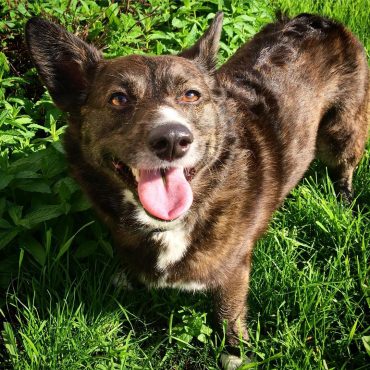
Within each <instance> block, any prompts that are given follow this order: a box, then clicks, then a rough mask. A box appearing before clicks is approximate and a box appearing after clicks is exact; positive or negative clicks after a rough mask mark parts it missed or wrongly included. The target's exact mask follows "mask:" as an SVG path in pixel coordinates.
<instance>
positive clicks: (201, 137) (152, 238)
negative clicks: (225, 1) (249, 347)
mask: <svg viewBox="0 0 370 370" xmlns="http://www.w3.org/2000/svg"><path fill="white" fill-rule="evenodd" d="M221 23H222V14H218V15H216V17H215V20H214V21H213V23H212V25H211V26H210V28H209V30H208V31H207V32H206V33H205V35H204V36H203V37H202V38H201V39H200V40H199V41H198V42H197V44H195V45H194V46H193V47H192V48H190V49H188V50H185V51H184V52H182V53H181V54H180V55H179V56H151V57H146V56H128V57H121V58H116V59H112V60H104V59H102V57H101V55H100V53H99V52H98V51H97V50H96V49H95V48H94V47H92V46H89V45H87V44H85V43H84V42H82V41H80V40H78V39H77V38H76V37H74V36H73V35H71V34H68V33H66V31H65V30H64V29H62V28H61V27H60V26H57V25H54V24H51V23H49V22H47V21H44V20H41V19H38V18H36V19H32V20H30V21H29V22H28V24H27V29H26V37H27V42H28V46H29V50H30V53H31V56H32V59H33V61H34V63H35V65H36V67H37V69H38V71H39V74H40V76H41V79H42V80H43V82H44V83H45V84H46V86H47V87H48V89H49V91H50V93H51V95H52V97H53V99H54V101H55V103H56V104H57V105H58V106H59V107H60V108H61V109H63V110H65V111H67V112H68V113H69V126H68V130H67V133H66V136H65V148H66V152H67V157H68V160H69V163H70V166H71V169H72V173H73V176H74V177H75V178H76V179H77V180H78V181H79V183H80V184H81V185H82V187H83V188H84V190H85V191H86V193H87V194H88V196H89V197H90V199H91V201H92V203H93V205H94V207H95V209H96V210H97V212H98V214H99V215H100V217H101V218H102V219H103V221H104V222H105V223H106V224H107V225H108V226H109V227H110V229H111V231H112V234H113V236H114V238H115V241H116V244H117V248H118V250H119V251H120V253H121V254H122V256H123V260H124V264H125V265H126V266H127V267H128V268H129V270H130V271H131V273H132V274H133V275H135V276H138V277H139V278H140V279H141V280H142V281H145V282H146V283H148V284H149V285H152V286H156V285H158V286H161V285H165V286H171V285H175V286H181V285H182V284H184V285H185V284H186V283H187V282H195V283H197V284H204V285H205V286H206V288H207V290H209V291H211V292H213V294H214V296H215V306H216V307H217V317H218V319H219V320H220V321H221V320H225V319H226V320H227V321H228V331H227V340H228V343H229V344H232V345H233V344H236V343H237V342H238V339H237V338H238V337H239V335H240V334H241V335H242V336H243V338H245V339H247V338H248V334H247V330H246V324H245V319H246V298H247V292H248V285H249V273H250V269H251V257H252V250H253V246H254V244H255V242H256V240H257V239H258V238H259V237H260V236H261V235H262V233H263V232H264V231H265V230H266V227H267V225H268V222H269V219H270V218H271V215H272V213H273V212H274V210H276V208H277V207H278V206H279V205H280V204H281V203H282V201H283V200H284V198H285V197H286V196H287V194H288V193H289V191H290V190H291V189H292V188H293V187H294V186H295V185H296V184H297V182H298V181H299V180H300V179H301V178H302V176H303V175H304V173H305V171H306V170H307V168H308V166H309V164H310V163H311V161H312V160H313V159H314V157H315V156H316V155H317V156H318V157H319V158H321V159H322V160H323V161H324V163H326V164H327V165H328V166H329V169H330V171H331V173H332V174H333V175H334V177H333V180H334V181H335V182H336V184H337V188H338V191H339V192H340V193H341V194H342V195H343V196H344V197H345V198H347V199H349V198H350V196H351V192H352V188H351V186H352V174H353V171H354V169H355V167H356V165H357V164H358V162H359V160H360V158H361V155H362V153H363V150H364V146H365V141H366V137H367V130H368V124H367V109H368V66H367V61H366V57H365V53H364V50H363V48H362V46H361V45H360V43H359V42H358V41H357V39H356V38H355V37H354V36H353V35H352V34H351V33H350V32H349V31H348V30H346V29H345V28H344V27H343V26H342V25H341V24H338V23H335V22H333V21H331V20H328V19H325V18H322V17H319V16H314V15H307V14H302V15H299V16H298V17H296V18H294V19H292V20H288V19H285V20H280V21H278V22H277V23H274V24H271V25H268V26H266V27H265V28H264V29H263V30H262V31H261V32H260V33H259V34H257V35H256V36H255V37H254V38H253V39H252V40H251V41H250V42H249V43H247V44H246V45H244V46H243V47H241V48H240V49H239V51H238V52H237V53H236V54H235V55H234V56H233V57H232V58H231V59H230V60H229V61H228V62H227V63H225V64H224V65H223V66H222V67H221V68H219V69H218V70H215V60H216V54H217V50H218V41H219V36H220V33H221ZM122 86H123V87H124V89H125V91H126V93H128V95H129V96H130V97H132V99H131V103H130V104H129V105H128V107H127V108H126V109H124V110H115V109H112V107H110V106H108V104H107V101H108V97H109V96H110V94H111V93H112V92H115V91H116V90H117V89H118V90H120V89H122ZM184 88H199V89H201V92H202V101H201V102H200V103H199V104H197V105H188V106H185V105H179V104H177V103H176V99H175V97H176V96H178V95H179V94H181V92H182V91H183V90H184ZM161 104H165V105H166V106H169V107H173V108H174V109H176V110H177V111H179V112H180V113H181V114H183V115H184V116H185V117H186V119H187V120H188V122H189V123H190V126H191V129H192V132H193V134H194V138H195V139H194V143H195V144H192V145H197V148H198V149H197V153H196V155H195V157H196V158H195V159H196V163H195V165H194V166H195V168H196V170H197V172H196V175H195V177H194V178H193V180H192V181H191V187H192V189H193V193H194V202H193V205H192V206H191V208H190V211H189V212H188V213H187V214H186V215H185V216H184V217H182V219H181V220H180V221H175V222H169V223H165V222H162V223H160V222H157V223H156V222H154V221H153V224H150V223H149V224H145V222H144V221H140V220H138V219H137V217H136V208H137V206H135V205H134V204H133V203H135V202H128V201H127V199H126V200H125V198H124V196H123V195H122V192H123V189H124V188H128V189H129V190H130V191H131V192H132V194H133V197H134V199H135V200H136V201H137V202H138V198H137V192H136V189H135V187H134V186H132V184H130V182H128V183H126V182H125V181H123V180H122V178H120V177H119V176H117V174H116V173H114V171H112V169H111V168H109V166H108V165H107V163H106V159H107V157H108V159H109V158H110V157H111V156H112V155H114V156H117V157H119V158H121V159H123V160H124V161H125V163H126V164H128V165H130V166H132V167H135V165H136V167H137V166H138V164H140V165H144V166H145V165H147V164H150V163H151V162H153V163H154V164H155V165H158V166H160V165H163V163H162V162H158V159H157V158H154V157H155V156H153V155H152V156H151V155H150V152H149V151H148V150H147V149H146V145H147V144H146V141H145V138H146V136H147V134H148V132H149V131H150V129H151V127H152V122H154V121H156V120H157V119H158V117H157V113H156V112H157V110H156V109H157V108H158V106H159V105H161ZM193 159H194V158H193ZM193 159H191V158H190V159H189V160H193ZM158 225H159V226H158ZM169 229H172V230H174V232H176V230H178V229H181V231H182V232H183V234H184V235H188V240H187V244H188V245H187V248H186V249H185V253H184V255H183V256H182V258H180V259H179V260H178V261H176V262H174V263H172V264H169V265H168V267H166V268H165V269H164V270H160V269H158V268H157V267H156V261H157V258H158V256H159V254H160V253H161V251H163V249H164V248H166V246H165V245H164V244H163V243H162V242H161V241H160V236H161V235H163V234H161V233H164V232H166V230H169ZM158 240H159V241H158Z"/></svg>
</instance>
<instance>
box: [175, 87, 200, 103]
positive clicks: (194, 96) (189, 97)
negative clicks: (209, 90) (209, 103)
mask: <svg viewBox="0 0 370 370" xmlns="http://www.w3.org/2000/svg"><path fill="white" fill-rule="evenodd" d="M199 98H200V92H198V91H196V90H188V91H187V92H186V93H185V94H184V95H183V96H182V97H181V98H180V102H181V103H194V102H196V101H197V100H199Z"/></svg>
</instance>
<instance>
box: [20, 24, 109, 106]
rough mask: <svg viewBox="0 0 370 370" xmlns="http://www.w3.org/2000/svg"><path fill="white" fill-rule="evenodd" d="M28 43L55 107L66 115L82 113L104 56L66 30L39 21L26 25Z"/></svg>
mask: <svg viewBox="0 0 370 370" xmlns="http://www.w3.org/2000/svg"><path fill="white" fill-rule="evenodd" d="M26 42H27V46H28V50H29V52H30V54H31V58H32V60H33V62H34V64H35V66H36V69H37V71H38V73H39V75H40V77H41V80H42V82H43V83H44V84H45V85H46V87H47V89H48V90H49V92H50V95H51V97H52V98H53V100H54V102H55V104H56V105H57V106H58V107H59V108H60V109H62V110H64V111H66V112H71V111H74V110H76V109H78V107H80V106H81V105H82V104H83V102H84V101H85V98H86V94H87V90H88V87H89V79H90V77H91V75H92V73H93V72H94V70H95V68H96V66H97V64H98V63H99V61H100V60H102V55H101V53H100V52H99V51H98V50H97V49H96V48H94V47H93V46H91V45H89V44H87V43H86V42H84V41H82V40H80V39H79V38H78V37H76V36H74V35H73V34H71V33H69V32H67V31H66V30H65V29H64V28H63V27H61V26H59V25H56V24H54V23H51V22H49V21H46V20H44V19H42V18H38V17H35V18H31V19H30V20H29V21H28V22H27V24H26Z"/></svg>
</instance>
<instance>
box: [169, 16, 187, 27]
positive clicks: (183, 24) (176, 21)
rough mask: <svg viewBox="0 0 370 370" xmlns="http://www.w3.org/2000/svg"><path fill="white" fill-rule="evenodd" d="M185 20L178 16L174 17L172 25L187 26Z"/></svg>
mask: <svg viewBox="0 0 370 370" xmlns="http://www.w3.org/2000/svg"><path fill="white" fill-rule="evenodd" d="M185 25H186V24H185V22H183V21H181V20H180V19H178V18H173V19H172V26H173V27H175V28H183V27H185Z"/></svg>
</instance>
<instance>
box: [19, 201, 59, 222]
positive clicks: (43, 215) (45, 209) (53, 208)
mask: <svg viewBox="0 0 370 370" xmlns="http://www.w3.org/2000/svg"><path fill="white" fill-rule="evenodd" d="M63 213H64V212H63V209H62V207H61V206H60V205H46V206H41V207H39V208H37V209H35V210H34V211H31V212H29V213H27V214H26V216H25V217H24V218H23V220H22V224H23V225H24V226H25V227H27V226H28V227H30V228H31V227H33V226H36V225H37V224H39V223H41V222H44V221H48V220H51V219H53V218H56V217H59V216H60V215H62V214H63Z"/></svg>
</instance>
